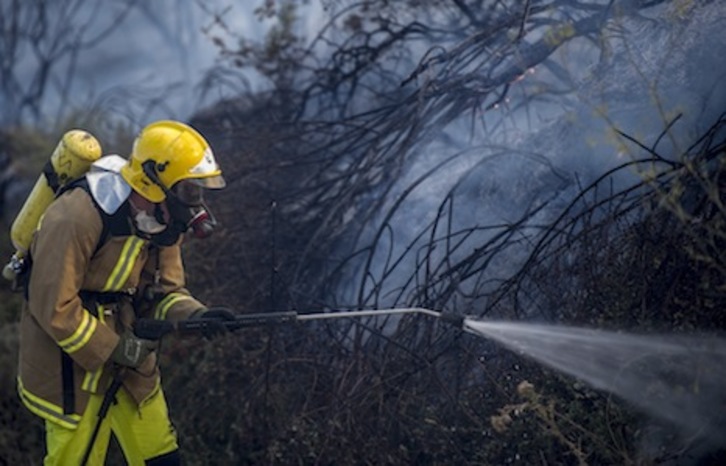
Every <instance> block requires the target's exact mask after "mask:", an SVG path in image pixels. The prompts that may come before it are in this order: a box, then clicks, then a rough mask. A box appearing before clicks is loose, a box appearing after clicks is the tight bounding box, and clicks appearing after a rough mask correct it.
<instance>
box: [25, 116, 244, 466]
mask: <svg viewBox="0 0 726 466" xmlns="http://www.w3.org/2000/svg"><path fill="white" fill-rule="evenodd" d="M224 186H225V181H224V179H223V178H222V172H221V170H220V168H219V166H218V165H217V162H216V160H215V158H214V154H213V153H212V150H211V148H210V146H209V144H208V143H207V141H206V140H205V139H204V138H203V137H202V136H201V135H200V134H199V133H198V132H197V131H196V130H194V129H193V128H191V127H190V126H188V125H186V124H183V123H180V122H176V121H158V122H155V123H152V124H150V125H148V126H147V127H145V128H144V129H143V130H142V131H141V133H140V134H139V135H138V137H137V139H136V141H135V143H134V146H133V150H132V154H131V156H130V157H129V159H128V160H126V159H124V158H122V157H120V156H117V155H108V156H105V157H101V158H99V159H98V160H97V161H96V162H94V163H93V165H92V166H91V170H90V171H89V172H88V173H87V174H86V176H85V178H82V179H81V180H80V181H78V182H75V183H72V184H71V185H70V186H69V188H67V189H65V191H64V192H63V193H62V194H60V195H59V196H58V197H57V198H56V199H55V200H54V201H53V202H52V203H51V204H50V206H49V207H48V208H47V210H46V211H45V213H44V215H43V217H42V218H41V220H40V222H39V224H38V228H37V230H36V232H35V234H34V236H33V240H32V243H31V247H30V254H29V255H30V259H31V264H32V265H31V267H30V269H29V272H28V273H27V277H28V278H27V285H26V291H27V301H26V305H25V306H24V309H23V312H22V317H21V323H20V332H21V344H20V361H19V376H18V390H19V394H20V397H21V400H22V401H23V403H24V404H25V406H26V407H27V408H28V409H29V410H30V411H32V412H33V413H34V414H37V415H38V416H40V417H41V418H42V419H43V420H44V422H45V429H46V446H47V452H46V456H45V463H44V464H46V465H75V464H103V462H104V458H105V456H106V450H107V447H108V443H109V439H110V435H111V433H113V435H114V436H115V437H116V439H117V440H118V442H119V444H120V445H121V448H122V450H123V453H124V456H125V457H126V461H127V463H128V464H129V465H143V464H146V465H157V466H159V465H176V464H179V463H180V455H179V452H178V446H177V439H176V434H175V431H174V428H173V427H172V424H171V422H170V421H169V417H168V412H167V407H166V402H165V400H164V394H163V391H162V389H161V386H160V378H159V370H158V365H157V356H156V353H155V349H156V345H157V343H156V342H153V341H150V340H143V339H140V338H138V337H136V336H135V335H134V334H133V332H132V331H131V329H132V325H133V322H134V320H135V319H136V318H140V317H153V318H156V319H168V320H171V321H179V320H182V319H190V318H199V317H200V316H202V315H203V316H204V317H205V318H208V319H210V320H212V321H214V322H219V327H218V329H223V328H224V325H223V324H222V323H221V322H222V321H224V320H229V319H232V318H234V316H233V314H231V313H230V312H229V311H227V310H225V309H223V308H212V309H209V308H207V307H206V306H205V305H204V304H202V303H201V302H199V301H198V300H197V299H195V298H194V297H192V296H191V295H190V293H189V292H188V291H187V290H186V288H185V282H184V269H183V266H182V258H181V247H180V243H181V241H182V237H183V236H184V233H185V232H187V231H192V232H194V234H195V235H197V236H202V237H203V236H206V235H208V234H209V233H210V231H211V229H212V228H213V226H214V220H213V218H212V216H211V214H210V213H209V210H208V209H207V207H206V205H205V203H204V198H203V193H204V190H205V189H219V188H222V187H224Z"/></svg>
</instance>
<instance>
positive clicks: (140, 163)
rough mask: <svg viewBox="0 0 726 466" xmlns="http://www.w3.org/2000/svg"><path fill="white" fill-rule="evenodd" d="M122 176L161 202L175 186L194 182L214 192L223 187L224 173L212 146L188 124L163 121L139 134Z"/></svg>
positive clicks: (147, 195)
mask: <svg viewBox="0 0 726 466" xmlns="http://www.w3.org/2000/svg"><path fill="white" fill-rule="evenodd" d="M121 176H122V177H123V178H124V180H126V182H127V183H128V184H129V185H130V186H131V187H132V188H133V189H134V191H136V192H138V193H139V194H141V195H142V196H143V197H144V198H146V199H148V200H149V201H151V202H154V203H159V202H162V201H163V200H164V199H166V193H167V191H168V190H170V189H171V187H172V186H174V184H175V183H177V182H179V181H182V180H191V181H194V182H195V183H196V184H198V185H200V186H202V187H204V188H210V189H219V188H223V187H224V186H225V185H226V183H225V181H224V178H222V170H220V168H219V165H217V162H216V160H215V159H214V154H213V153H212V149H211V147H209V143H208V142H207V141H206V140H205V139H204V137H203V136H202V135H201V134H199V133H198V132H197V131H196V130H195V129H194V128H192V127H191V126H188V125H186V124H184V123H181V122H178V121H171V120H162V121H157V122H154V123H151V124H150V125H148V126H146V127H145V128H144V129H143V130H141V133H139V135H138V137H137V138H136V141H134V147H133V150H132V151H131V157H130V158H129V161H128V162H127V163H126V165H124V166H123V167H122V168H121Z"/></svg>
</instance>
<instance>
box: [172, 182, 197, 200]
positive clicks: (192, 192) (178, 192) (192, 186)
mask: <svg viewBox="0 0 726 466" xmlns="http://www.w3.org/2000/svg"><path fill="white" fill-rule="evenodd" d="M193 181H196V180H182V181H180V182H178V183H176V184H175V185H174V186H173V187H172V188H171V192H172V193H173V194H174V197H176V198H177V199H178V200H180V201H181V202H182V203H183V204H185V205H187V206H198V205H202V203H204V189H202V187H201V186H200V185H199V184H198V183H195V182H193Z"/></svg>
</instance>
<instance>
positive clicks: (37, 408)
mask: <svg viewBox="0 0 726 466" xmlns="http://www.w3.org/2000/svg"><path fill="white" fill-rule="evenodd" d="M18 394H19V395H20V399H21V400H22V402H23V404H24V405H25V407H26V408H28V409H29V410H30V411H31V412H32V413H33V414H35V415H37V416H40V417H42V418H43V419H48V420H49V421H53V422H56V423H58V424H60V425H61V426H63V427H65V428H67V429H75V428H76V427H78V423H79V422H80V420H81V416H79V415H78V414H63V408H61V407H60V406H57V405H54V404H53V403H49V402H47V401H45V400H44V399H42V398H39V397H37V396H35V395H33V394H32V393H30V392H29V391H27V390H26V389H25V388H24V387H23V382H22V380H20V377H18Z"/></svg>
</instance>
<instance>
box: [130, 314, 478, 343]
mask: <svg viewBox="0 0 726 466" xmlns="http://www.w3.org/2000/svg"><path fill="white" fill-rule="evenodd" d="M403 314H422V315H426V316H429V317H435V318H438V319H440V320H441V321H443V322H446V323H448V324H451V325H453V326H455V327H458V328H463V327H464V319H465V318H464V316H462V315H460V314H454V313H449V312H438V311H433V310H431V309H424V308H419V307H413V308H399V309H375V310H343V311H331V312H319V313H310V314H300V313H298V312H295V311H281V312H263V313H255V314H240V315H238V316H236V318H235V319H234V320H229V321H225V322H222V324H223V325H224V326H225V327H226V329H227V330H229V331H235V330H239V329H242V328H249V327H262V326H271V325H284V324H291V323H295V322H307V321H313V320H326V319H340V318H353V317H378V316H384V315H403ZM219 324H220V322H219V321H214V320H211V319H204V318H200V319H188V320H182V321H179V322H176V323H174V322H169V321H166V320H157V319H137V320H136V321H135V322H134V334H135V335H136V336H137V337H139V338H144V339H146V340H158V339H160V338H162V337H163V336H165V335H169V334H176V335H178V336H181V337H184V336H191V335H198V334H204V333H205V331H206V330H208V329H209V328H211V327H212V326H218V325H219Z"/></svg>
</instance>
